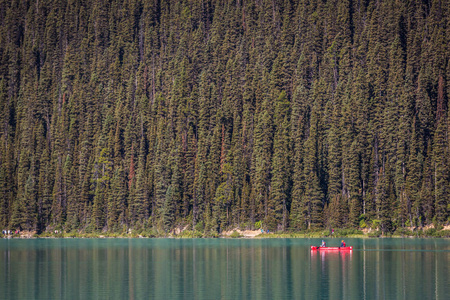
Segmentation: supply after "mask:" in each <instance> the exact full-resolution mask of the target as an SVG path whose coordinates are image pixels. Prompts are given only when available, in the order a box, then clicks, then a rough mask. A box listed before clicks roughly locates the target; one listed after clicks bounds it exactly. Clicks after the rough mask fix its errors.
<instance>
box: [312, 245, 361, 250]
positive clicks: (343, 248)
mask: <svg viewBox="0 0 450 300" xmlns="http://www.w3.org/2000/svg"><path fill="white" fill-rule="evenodd" d="M311 250H353V247H352V246H350V247H317V246H311Z"/></svg>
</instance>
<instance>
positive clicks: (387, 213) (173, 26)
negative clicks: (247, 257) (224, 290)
mask: <svg viewBox="0 0 450 300" xmlns="http://www.w3.org/2000/svg"><path fill="white" fill-rule="evenodd" d="M449 44H450V3H449V1H448V0H433V1H426V0H408V1H401V0H378V1H369V0H333V1H325V0H298V1H297V0H284V1H276V0H251V1H244V0H234V1H232V0H229V1H228V0H184V1H179V0H170V1H164V0H152V1H144V0H125V1H118V0H69V1H63V0H53V1H51V0H41V1H39V0H35V1H28V0H0V140H1V142H0V228H2V229H3V228H14V229H15V228H21V229H22V230H36V231H38V232H42V231H46V230H55V229H59V230H65V231H74V230H81V231H84V232H92V231H110V232H113V231H124V230H127V229H130V228H132V229H137V228H141V229H142V228H154V229H156V230H159V231H166V232H167V231H169V230H172V229H174V228H175V227H179V228H191V229H194V228H195V229H196V230H204V231H205V232H220V231H222V230H225V229H229V228H236V227H240V228H242V229H244V228H248V229H251V228H254V227H255V223H257V224H260V222H262V224H263V227H264V228H266V229H270V230H271V231H277V230H278V231H286V230H302V229H315V228H316V229H318V228H344V227H348V228H358V227H366V226H369V227H379V228H381V230H382V231H384V232H389V231H393V230H395V229H396V228H399V227H404V226H408V227H409V226H425V225H429V224H435V225H445V224H448V223H449V213H450V202H449V198H450V168H449V167H450V149H449V147H450V146H449V131H450V121H449V120H450V119H449V109H448V107H449V102H448V99H449V98H450V62H449V59H450V48H449V47H450V46H449ZM186 226H188V227H186Z"/></svg>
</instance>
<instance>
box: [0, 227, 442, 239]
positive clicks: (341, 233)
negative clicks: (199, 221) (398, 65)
mask: <svg viewBox="0 0 450 300" xmlns="http://www.w3.org/2000/svg"><path fill="white" fill-rule="evenodd" d="M8 237H9V238H344V237H345V238H380V237H384V238H389V237H397V238H402V237H408V238H414V237H416V238H450V230H446V229H441V230H439V229H435V228H428V229H416V230H414V231H412V230H409V229H406V228H399V229H397V230H396V231H395V232H393V233H383V232H381V231H378V230H370V231H362V230H358V229H336V230H335V231H334V232H333V233H330V231H329V230H306V231H298V232H274V233H272V232H270V233H265V232H264V233H258V234H254V235H252V236H246V235H245V234H243V231H240V230H238V229H236V230H234V231H232V232H231V233H226V234H219V233H217V232H201V231H197V230H184V231H181V232H180V233H178V234H175V233H173V232H170V233H166V232H158V231H157V230H129V231H128V232H89V233H88V232H78V231H72V232H64V231H62V232H61V231H58V232H50V231H45V232H42V233H40V234H37V233H35V232H23V231H22V232H20V233H14V234H10V235H5V234H0V238H8Z"/></svg>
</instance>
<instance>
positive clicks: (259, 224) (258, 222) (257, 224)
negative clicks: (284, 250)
mask: <svg viewBox="0 0 450 300" xmlns="http://www.w3.org/2000/svg"><path fill="white" fill-rule="evenodd" d="M261 226H262V222H261V221H256V222H255V229H260V228H261Z"/></svg>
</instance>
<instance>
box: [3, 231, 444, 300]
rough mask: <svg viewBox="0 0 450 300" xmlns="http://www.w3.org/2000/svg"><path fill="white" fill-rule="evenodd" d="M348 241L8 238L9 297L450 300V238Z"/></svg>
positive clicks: (6, 289)
mask: <svg viewBox="0 0 450 300" xmlns="http://www.w3.org/2000/svg"><path fill="white" fill-rule="evenodd" d="M325 240H326V241H327V245H328V246H338V245H339V242H340V240H338V239H325ZM345 241H346V242H347V245H349V246H350V245H351V246H354V250H353V251H345V252H344V251H341V252H339V251H330V252H324V251H322V252H321V251H319V252H318V251H311V250H310V245H319V244H320V239H32V240H19V239H11V240H8V239H1V240H0V299H449V298H448V297H449V295H450V240H449V239H398V238H397V239H346V240H345Z"/></svg>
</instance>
